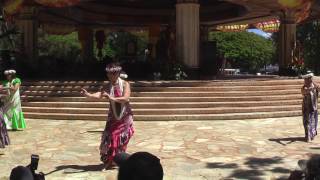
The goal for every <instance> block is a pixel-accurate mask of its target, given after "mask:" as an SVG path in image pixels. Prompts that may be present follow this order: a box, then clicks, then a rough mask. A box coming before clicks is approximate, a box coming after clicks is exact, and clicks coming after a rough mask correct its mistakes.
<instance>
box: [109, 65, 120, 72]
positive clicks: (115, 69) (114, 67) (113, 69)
mask: <svg viewBox="0 0 320 180" xmlns="http://www.w3.org/2000/svg"><path fill="white" fill-rule="evenodd" d="M106 71H107V73H120V72H121V71H122V67H121V66H119V65H117V64H109V65H107V67H106Z"/></svg>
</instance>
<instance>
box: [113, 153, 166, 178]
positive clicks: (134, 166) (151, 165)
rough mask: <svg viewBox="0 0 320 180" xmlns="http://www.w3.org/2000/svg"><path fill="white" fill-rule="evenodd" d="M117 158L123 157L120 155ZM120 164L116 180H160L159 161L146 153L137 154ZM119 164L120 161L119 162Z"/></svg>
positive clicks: (161, 174) (161, 171)
mask: <svg viewBox="0 0 320 180" xmlns="http://www.w3.org/2000/svg"><path fill="white" fill-rule="evenodd" d="M119 157H125V155H124V154H120V155H119ZM125 159H126V160H125V162H123V163H122V164H121V163H120V168H119V174H118V180H162V179H163V169H162V165H161V163H160V159H158V158H157V157H156V156H154V155H152V154H150V153H148V152H137V153H134V154H132V155H131V156H130V157H129V158H125ZM120 162H121V161H120Z"/></svg>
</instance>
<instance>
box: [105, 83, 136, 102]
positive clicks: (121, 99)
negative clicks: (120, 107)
mask: <svg viewBox="0 0 320 180" xmlns="http://www.w3.org/2000/svg"><path fill="white" fill-rule="evenodd" d="M103 95H104V96H107V97H108V98H109V99H110V100H111V101H115V102H117V103H126V102H129V99H130V96H131V88H130V84H129V83H128V82H126V84H125V86H124V95H123V96H122V97H111V96H110V95H109V94H108V93H103Z"/></svg>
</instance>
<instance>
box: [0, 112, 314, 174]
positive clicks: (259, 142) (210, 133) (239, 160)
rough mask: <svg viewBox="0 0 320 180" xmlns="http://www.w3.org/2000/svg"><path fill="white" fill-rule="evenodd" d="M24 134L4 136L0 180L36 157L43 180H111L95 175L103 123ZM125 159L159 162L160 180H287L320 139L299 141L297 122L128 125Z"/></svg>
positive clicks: (36, 127) (67, 124)
mask: <svg viewBox="0 0 320 180" xmlns="http://www.w3.org/2000/svg"><path fill="white" fill-rule="evenodd" d="M27 123H28V129H27V130H25V131H23V132H10V137H11V140H12V145H11V146H10V147H9V148H7V149H6V150H5V155H2V156H0V179H6V178H5V177H8V176H9V173H10V170H11V168H12V167H14V166H16V165H19V164H22V165H27V164H28V163H29V161H30V160H29V159H30V158H29V156H30V154H32V153H35V154H39V155H40V158H41V159H40V164H39V169H40V170H41V171H43V172H45V173H47V174H48V175H47V179H49V180H50V179H52V180H58V179H59V180H60V179H61V180H62V179H67V180H68V179H77V180H82V179H92V180H100V179H101V180H104V179H108V180H115V179H116V175H117V170H112V171H108V172H101V168H102V167H101V164H100V161H99V153H98V149H97V147H98V145H99V140H100V134H101V131H102V129H103V127H104V122H92V121H46V120H29V121H27ZM135 128H136V133H135V135H134V138H133V139H132V141H131V142H130V144H129V149H128V151H129V152H131V153H132V152H136V151H149V152H151V153H153V154H156V155H157V156H158V157H160V158H161V162H162V164H163V166H164V170H165V178H164V179H165V180H189V179H190V180H191V179H192V180H205V179H208V180H215V179H273V178H280V177H287V176H288V174H289V171H290V170H293V169H295V168H296V164H297V161H298V160H299V159H304V158H307V157H308V155H310V154H311V153H320V148H319V147H320V146H319V145H320V139H319V138H318V139H317V140H315V141H314V142H312V143H309V144H307V143H305V142H302V141H301V138H300V137H302V136H303V127H302V125H301V119H300V118H284V119H268V120H247V121H212V122H210V121H202V122H200V121H198V122H135Z"/></svg>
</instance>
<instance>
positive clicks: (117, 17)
mask: <svg viewBox="0 0 320 180" xmlns="http://www.w3.org/2000/svg"><path fill="white" fill-rule="evenodd" d="M199 2H200V12H201V13H200V20H201V24H202V25H208V26H211V27H216V28H217V29H219V28H220V30H223V31H227V30H228V29H229V30H232V29H234V30H235V31H238V30H240V29H245V28H248V27H249V26H250V27H251V26H255V27H258V28H260V29H263V30H266V31H268V32H273V31H276V29H277V28H278V25H279V15H281V13H282V12H283V11H284V10H287V9H295V11H297V12H299V13H300V14H299V15H297V22H298V23H300V22H303V21H306V20H313V19H316V18H318V17H320V4H319V3H314V4H312V6H310V7H308V6H305V5H304V4H299V2H306V3H309V2H312V0H224V1H220V0H199ZM24 6H29V7H30V6H36V7H37V9H38V15H37V18H38V20H39V22H40V23H41V24H43V25H45V24H49V25H60V26H65V27H69V26H70V27H71V26H73V27H75V26H80V25H86V26H93V27H109V26H114V25H117V26H144V25H149V24H173V23H174V22H175V1H174V0H122V1H120V0H7V1H6V3H5V8H4V9H5V12H6V13H7V14H8V15H12V16H14V15H15V14H16V13H17V12H19V9H21V8H22V7H24ZM62 29H63V28H62Z"/></svg>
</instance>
